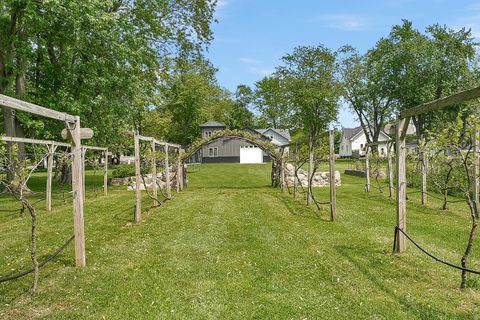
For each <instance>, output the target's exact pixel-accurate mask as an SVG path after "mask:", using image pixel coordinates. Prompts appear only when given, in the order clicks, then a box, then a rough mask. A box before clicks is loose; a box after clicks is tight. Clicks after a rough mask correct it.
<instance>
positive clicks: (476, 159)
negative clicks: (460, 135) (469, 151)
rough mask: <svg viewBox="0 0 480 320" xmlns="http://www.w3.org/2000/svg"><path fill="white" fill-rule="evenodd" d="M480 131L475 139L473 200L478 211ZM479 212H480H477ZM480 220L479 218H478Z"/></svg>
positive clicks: (476, 133)
mask: <svg viewBox="0 0 480 320" xmlns="http://www.w3.org/2000/svg"><path fill="white" fill-rule="evenodd" d="M479 153H480V131H475V133H474V137H473V194H474V195H473V200H474V201H475V205H476V206H477V209H478V208H479V206H480V203H479V193H480V177H479V175H480V163H479V161H480V155H479ZM477 212H478V210H477ZM477 218H478V217H477Z"/></svg>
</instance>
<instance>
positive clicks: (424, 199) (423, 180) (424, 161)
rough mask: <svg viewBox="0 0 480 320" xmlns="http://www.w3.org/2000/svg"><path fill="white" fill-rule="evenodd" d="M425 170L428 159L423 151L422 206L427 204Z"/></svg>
mask: <svg viewBox="0 0 480 320" xmlns="http://www.w3.org/2000/svg"><path fill="white" fill-rule="evenodd" d="M427 168H428V158H427V152H426V151H425V150H424V151H423V153H422V204H423V205H425V204H427V196H428V195H427Z"/></svg>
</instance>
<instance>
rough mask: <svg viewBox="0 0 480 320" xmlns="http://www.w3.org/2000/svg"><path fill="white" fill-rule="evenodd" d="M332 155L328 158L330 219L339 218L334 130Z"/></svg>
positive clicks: (331, 144) (332, 132) (331, 132)
mask: <svg viewBox="0 0 480 320" xmlns="http://www.w3.org/2000/svg"><path fill="white" fill-rule="evenodd" d="M329 141H330V157H329V159H328V163H329V169H330V220H332V221H335V219H336V218H337V190H336V185H335V142H334V131H333V129H332V130H330V131H329Z"/></svg>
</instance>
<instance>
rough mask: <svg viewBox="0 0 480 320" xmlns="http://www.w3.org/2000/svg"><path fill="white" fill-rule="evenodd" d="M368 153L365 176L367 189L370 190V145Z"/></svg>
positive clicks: (366, 155) (367, 149) (367, 148)
mask: <svg viewBox="0 0 480 320" xmlns="http://www.w3.org/2000/svg"><path fill="white" fill-rule="evenodd" d="M365 148H366V153H365V178H366V181H367V184H366V186H365V190H366V191H367V192H370V146H366V147H365Z"/></svg>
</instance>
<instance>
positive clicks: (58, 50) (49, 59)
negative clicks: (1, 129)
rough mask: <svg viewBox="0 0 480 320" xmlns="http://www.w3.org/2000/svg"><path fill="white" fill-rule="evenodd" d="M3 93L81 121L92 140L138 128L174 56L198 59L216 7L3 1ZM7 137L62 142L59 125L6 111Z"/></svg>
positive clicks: (120, 0) (171, 2) (161, 0)
mask: <svg viewBox="0 0 480 320" xmlns="http://www.w3.org/2000/svg"><path fill="white" fill-rule="evenodd" d="M0 6H1V9H2V11H1V13H0V93H5V94H8V95H17V96H19V97H21V98H22V99H26V100H30V101H32V102H35V103H39V104H42V105H45V106H48V107H50V108H53V109H56V110H60V111H65V112H69V113H71V114H75V115H80V116H81V117H82V121H83V126H89V127H92V128H93V129H94V130H95V137H94V139H95V142H96V143H99V144H104V145H108V144H115V137H117V136H118V132H119V131H122V130H124V129H130V128H132V127H138V126H139V120H140V116H141V114H142V112H143V111H145V110H147V109H148V108H150V106H151V105H152V104H153V103H154V102H155V100H154V99H155V97H156V93H158V90H159V88H160V85H161V83H162V82H163V81H165V79H166V78H168V75H169V74H171V73H172V70H171V69H170V65H171V61H172V59H174V58H180V59H190V58H191V57H193V56H196V55H199V54H201V52H202V50H203V49H204V47H205V45H207V44H208V43H209V41H210V40H211V38H212V32H211V29H210V23H211V22H212V20H213V10H214V7H215V2H212V1H208V0H199V1H194V2H185V1H175V0H142V1H137V0H85V1H66V0H52V1H21V0H5V1H2V2H1V4H0ZM4 125H5V129H6V133H7V134H9V135H22V130H25V131H28V134H29V135H38V136H41V137H45V138H55V137H58V134H59V132H60V129H61V126H62V124H58V123H54V122H52V123H50V122H48V121H44V120H43V119H42V122H38V121H36V118H35V117H31V116H29V115H22V114H14V113H12V112H11V110H8V109H5V112H4Z"/></svg>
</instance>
